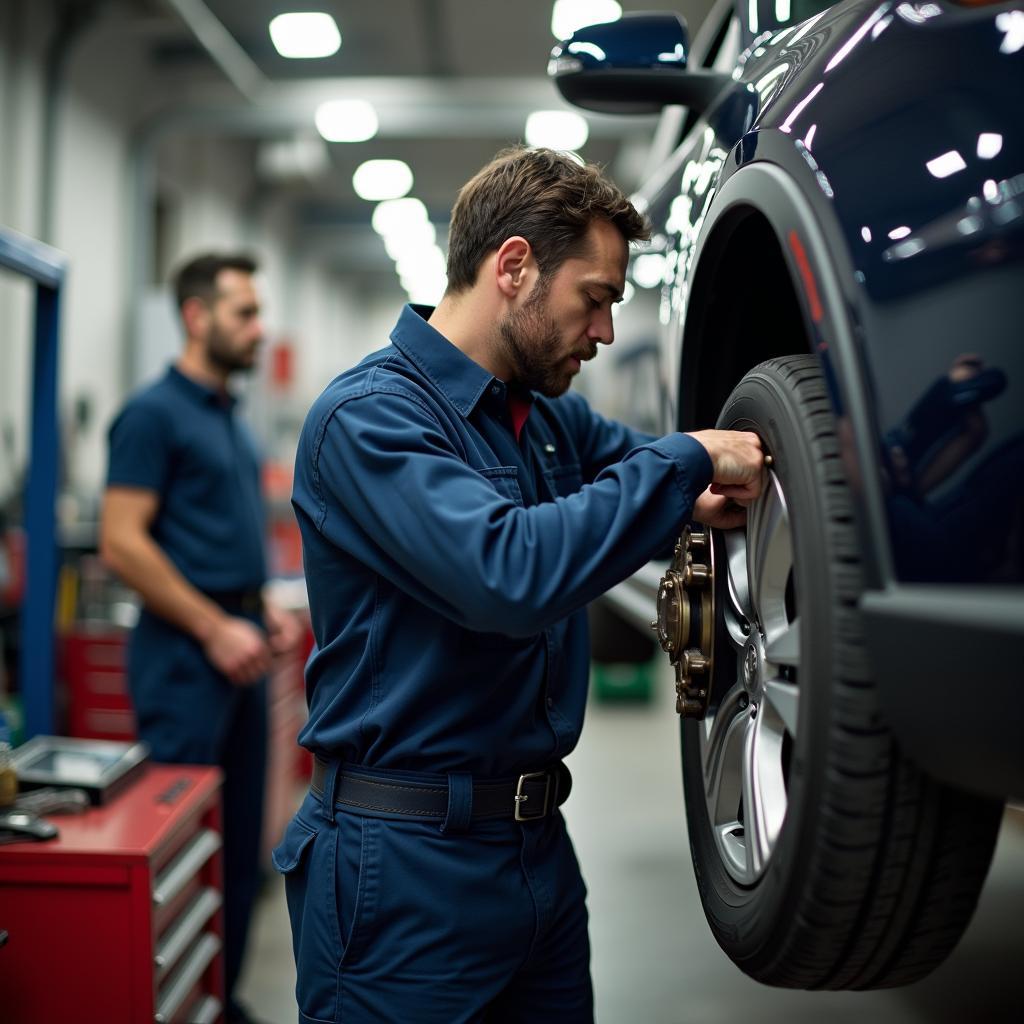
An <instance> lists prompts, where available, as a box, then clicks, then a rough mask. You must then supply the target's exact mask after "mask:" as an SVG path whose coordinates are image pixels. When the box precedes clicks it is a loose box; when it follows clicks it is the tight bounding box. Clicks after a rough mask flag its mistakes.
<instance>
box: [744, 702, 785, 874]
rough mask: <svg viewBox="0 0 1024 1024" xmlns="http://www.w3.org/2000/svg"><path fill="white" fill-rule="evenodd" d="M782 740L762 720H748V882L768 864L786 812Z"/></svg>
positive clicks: (746, 798)
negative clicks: (782, 768) (782, 773)
mask: <svg viewBox="0 0 1024 1024" xmlns="http://www.w3.org/2000/svg"><path fill="white" fill-rule="evenodd" d="M781 740H782V737H781V735H780V734H779V733H777V732H776V731H775V730H774V729H772V728H771V727H769V726H767V724H766V720H765V717H764V716H763V715H759V716H758V717H756V718H750V719H748V721H747V726H746V729H745V731H744V736H743V767H742V789H743V825H744V837H745V840H746V860H745V866H746V870H747V872H748V880H749V881H753V880H754V879H756V878H758V877H760V875H761V874H762V872H763V871H764V869H765V867H766V865H767V864H768V858H769V857H770V856H771V852H772V847H773V846H774V845H775V839H776V838H777V836H778V834H779V830H780V829H781V828H782V819H783V818H784V817H785V813H786V794H785V788H784V786H783V783H782V775H781Z"/></svg>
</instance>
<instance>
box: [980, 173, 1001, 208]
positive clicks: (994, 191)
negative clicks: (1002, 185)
mask: <svg viewBox="0 0 1024 1024" xmlns="http://www.w3.org/2000/svg"><path fill="white" fill-rule="evenodd" d="M981 194H982V195H983V196H984V197H985V198H986V199H987V200H988V201H989V202H990V203H994V202H995V201H996V200H997V199H998V198H999V186H998V185H997V184H996V183H995V182H994V181H993V180H992V179H991V178H989V179H988V181H986V182H985V184H984V185H982V186H981Z"/></svg>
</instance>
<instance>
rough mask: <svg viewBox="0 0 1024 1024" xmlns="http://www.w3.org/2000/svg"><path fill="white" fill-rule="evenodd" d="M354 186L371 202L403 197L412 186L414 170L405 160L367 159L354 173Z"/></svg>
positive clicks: (357, 192)
mask: <svg viewBox="0 0 1024 1024" xmlns="http://www.w3.org/2000/svg"><path fill="white" fill-rule="evenodd" d="M352 187H353V188H354V189H355V190H356V195H357V196H359V198H360V199H368V200H370V201H371V202H380V201H381V200H383V199H401V198H402V196H404V195H408V193H409V190H410V189H411V188H412V171H411V170H410V169H409V165H408V164H407V163H406V162H405V161H404V160H367V161H366V162H365V163H361V164H360V165H359V166H358V167H357V168H356V173H355V174H353V175H352Z"/></svg>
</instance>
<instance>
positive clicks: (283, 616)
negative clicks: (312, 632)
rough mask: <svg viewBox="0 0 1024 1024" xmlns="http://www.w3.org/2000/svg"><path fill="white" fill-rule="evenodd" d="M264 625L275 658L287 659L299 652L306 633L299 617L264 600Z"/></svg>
mask: <svg viewBox="0 0 1024 1024" xmlns="http://www.w3.org/2000/svg"><path fill="white" fill-rule="evenodd" d="M263 625H264V626H265V627H266V629H267V639H268V640H269V641H270V650H271V653H272V654H273V655H274V656H275V657H286V656H287V655H289V654H294V653H295V652H296V651H298V649H299V644H300V643H301V642H302V636H303V632H304V631H303V629H302V625H301V623H300V622H299V619H298V616H296V615H294V614H293V613H292V612H289V611H286V610H285V609H284V608H280V607H278V606H277V605H276V604H274V602H273V601H269V600H267V598H264V599H263Z"/></svg>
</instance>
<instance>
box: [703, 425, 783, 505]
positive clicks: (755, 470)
mask: <svg viewBox="0 0 1024 1024" xmlns="http://www.w3.org/2000/svg"><path fill="white" fill-rule="evenodd" d="M690 437H692V438H693V439H694V440H695V441H699V442H700V443H701V444H702V445H703V446H704V449H705V451H706V452H707V453H708V455H710V456H711V464H712V466H713V467H714V470H713V473H712V477H711V481H712V483H711V488H710V490H711V493H712V494H715V495H719V496H722V497H726V498H735V499H736V500H737V501H739V502H750V501H753V500H754V498H756V497H757V496H758V495H759V494H760V493H761V490H762V488H763V486H764V477H765V468H764V452H763V451H762V450H761V439H760V438H759V437H758V436H757V434H755V433H753V432H751V431H749V430H698V431H696V432H695V433H693V434H690Z"/></svg>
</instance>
